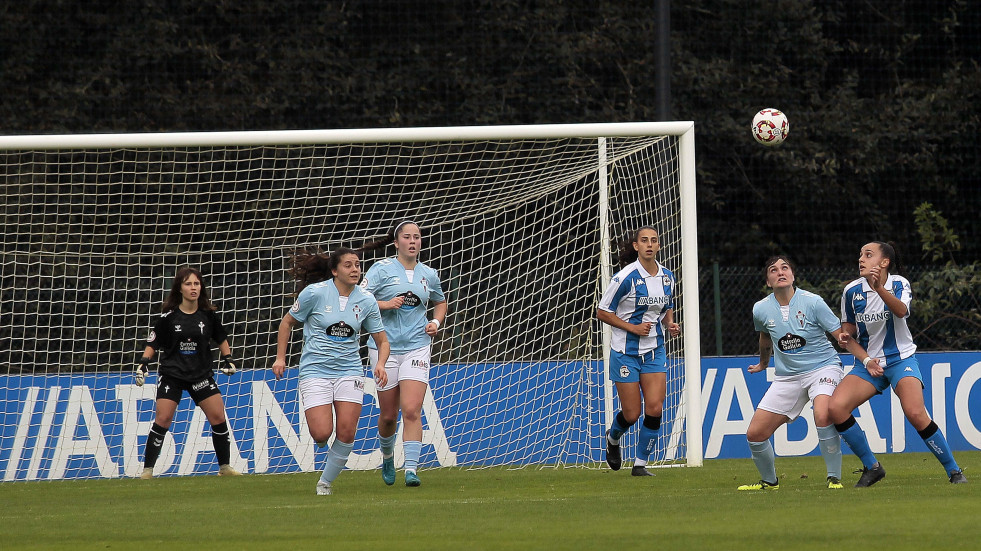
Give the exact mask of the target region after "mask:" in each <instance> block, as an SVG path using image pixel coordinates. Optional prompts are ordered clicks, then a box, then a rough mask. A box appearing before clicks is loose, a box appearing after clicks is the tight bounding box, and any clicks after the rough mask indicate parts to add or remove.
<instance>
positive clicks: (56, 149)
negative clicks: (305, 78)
mask: <svg viewBox="0 0 981 551" xmlns="http://www.w3.org/2000/svg"><path fill="white" fill-rule="evenodd" d="M693 132H694V130H693V123H691V122H668V123H600V124H576V125H523V126H487V127H442V128H404V129H361V130H304V131H263V132H190V133H161V134H89V135H64V136H52V135H44V136H0V167H2V169H0V170H2V178H3V180H2V189H0V209H2V212H3V225H4V228H3V229H4V232H3V238H2V239H3V245H2V258H0V340H2V341H3V346H2V347H0V477H2V479H3V480H33V479H55V478H90V477H104V478H109V477H116V476H133V475H135V474H138V473H139V471H140V469H141V465H140V461H141V459H142V447H143V443H144V442H145V439H146V433H147V431H148V429H149V426H150V423H151V422H152V420H153V399H154V396H155V389H154V388H153V384H152V383H155V382H156V376H155V374H152V375H151V376H150V378H149V379H148V381H149V383H151V384H148V385H146V386H144V387H142V388H138V387H135V385H133V380H132V371H133V369H134V361H135V359H136V358H137V357H138V355H139V353H140V351H142V347H143V341H144V339H145V338H146V336H147V334H148V332H149V328H150V326H151V323H152V320H153V317H154V315H155V314H156V313H157V312H158V311H159V305H160V303H161V302H162V301H163V298H164V296H165V294H166V293H167V291H168V290H169V283H170V279H171V278H172V277H173V275H174V272H175V271H176V268H177V267H178V266H179V265H183V264H190V265H194V266H196V267H198V268H200V269H201V270H202V272H203V273H204V275H205V278H206V281H207V283H208V284H209V287H210V291H211V297H212V299H213V301H214V302H215V303H216V305H217V306H218V308H219V313H220V315H221V318H222V320H223V322H224V324H225V325H226V327H227V328H228V329H229V341H230V343H231V345H232V350H233V354H234V355H235V356H236V357H238V358H242V363H243V366H244V369H243V370H241V371H240V372H239V373H238V374H235V375H232V376H230V377H225V376H224V375H216V379H217V380H218V382H219V385H220V386H221V390H222V394H223V396H224V398H225V403H226V410H227V413H228V419H229V427H230V429H231V431H232V437H233V454H232V455H233V466H235V467H236V468H238V469H239V470H242V471H245V472H251V473H256V472H258V473H266V472H268V473H276V472H295V471H310V470H314V469H319V468H322V466H323V461H324V457H325V450H322V449H320V448H318V447H317V446H316V445H315V444H314V443H313V442H312V441H311V439H310V437H309V435H308V434H307V433H306V425H305V420H304V419H303V415H302V413H301V411H300V408H299V405H298V397H297V389H296V370H295V367H296V362H297V359H298V356H299V354H298V353H299V348H300V345H299V341H300V338H299V334H294V337H293V339H292V341H293V342H292V347H291V352H290V356H289V361H288V365H289V366H290V368H289V369H288V370H287V376H286V377H285V378H284V379H283V380H281V381H276V380H275V379H274V377H272V376H271V374H270V370H269V367H270V365H271V364H272V361H273V359H274V357H275V332H276V328H277V327H278V321H279V320H280V319H281V318H282V317H283V315H284V313H285V312H286V310H287V309H288V308H289V305H290V304H291V302H292V298H291V296H290V295H291V293H292V292H293V290H294V286H293V283H292V282H291V281H289V279H288V276H287V274H286V269H287V267H288V264H289V258H290V254H291V253H292V252H294V251H296V250H298V249H302V248H307V247H320V248H323V249H332V248H334V247H337V246H341V245H343V246H352V247H357V246H359V245H361V244H362V243H364V242H366V241H368V240H370V239H372V238H374V237H377V236H380V235H384V234H386V233H387V232H388V231H389V230H390V229H391V228H392V227H393V226H394V225H395V224H396V223H397V222H398V221H401V220H404V219H411V220H414V221H417V222H418V223H419V224H420V226H421V228H422V231H423V251H422V260H423V261H424V262H426V263H427V264H429V265H431V266H433V267H434V268H435V269H436V270H437V271H438V272H439V274H440V276H441V279H442V283H443V287H444V290H446V292H447V297H448V300H449V307H450V314H449V316H448V318H447V320H446V323H445V324H444V326H443V327H441V329H440V335H439V336H438V337H437V339H436V340H435V341H434V344H433V367H432V371H431V374H430V382H431V389H430V392H429V393H428V394H427V396H426V400H425V403H424V405H423V426H424V435H423V455H422V466H424V467H425V466H442V465H461V466H468V467H481V466H491V465H514V466H523V465H583V466H597V465H600V464H602V460H603V456H602V454H603V449H605V447H604V444H603V442H602V436H603V434H604V432H605V428H606V426H607V425H608V423H609V421H610V415H611V414H612V411H613V409H614V408H615V407H616V403H615V396H614V394H613V392H612V385H611V383H610V382H609V378H608V376H607V372H608V371H607V365H606V361H607V359H608V341H607V346H604V337H603V334H604V326H603V325H602V324H600V323H599V322H598V321H597V320H596V319H595V308H596V304H597V301H598V298H599V296H600V294H601V292H602V290H603V288H604V287H605V286H606V284H607V283H608V281H609V277H610V275H611V273H612V272H613V271H615V266H614V262H615V259H614V258H613V251H614V248H613V246H612V243H611V241H613V240H617V239H620V238H622V237H623V236H624V235H625V234H626V232H627V231H628V230H630V229H634V228H636V227H637V226H640V225H643V224H654V225H655V226H656V227H658V229H659V230H660V232H661V235H662V251H661V253H660V257H659V260H660V261H661V262H662V263H664V264H665V265H666V266H668V267H669V268H670V269H672V270H674V271H675V273H676V274H677V275H678V283H679V285H678V300H677V301H676V312H677V313H676V317H677V319H678V320H679V321H680V322H681V323H682V328H683V336H682V337H681V338H677V339H670V340H669V341H668V344H667V347H668V358H669V369H670V371H669V384H668V396H667V399H666V402H665V416H664V419H665V423H664V425H663V427H662V430H661V438H660V439H659V442H658V447H657V450H656V451H655V456H654V457H652V464H655V463H660V464H663V465H689V466H697V465H701V461H702V444H701V405H700V403H699V400H700V388H701V383H700V361H699V343H698V335H699V330H698V288H697V285H698V279H697V241H696V237H695V236H696V233H695V232H696V219H695V195H694V190H695V156H694V137H693V136H694V135H693ZM392 253H393V251H392V250H388V251H385V252H384V253H379V254H369V255H368V256H366V257H365V258H364V259H363V266H364V268H365V269H366V268H367V267H368V266H370V265H371V264H372V263H373V262H375V261H377V260H379V259H380V258H382V255H390V254H392ZM374 394H375V389H374V388H373V386H372V384H371V380H370V379H367V380H366V396H365V407H364V410H363V414H362V418H361V422H360V424H359V427H358V432H357V436H356V441H355V451H354V453H353V454H352V456H351V457H352V459H351V461H350V463H349V467H351V468H359V469H370V468H376V467H377V466H378V465H379V464H380V452H378V449H377V448H378V442H377V430H376V429H375V425H376V423H377V414H378V410H377V406H376V402H375V398H374ZM399 430H400V432H401V428H400V429H399ZM635 441H636V429H635V430H634V431H632V432H630V433H628V435H627V436H626V437H625V441H624V442H625V446H626V448H625V450H631V449H633V448H631V447H630V446H631V445H632V442H634V443H635ZM210 452H211V444H210V437H209V429H208V427H207V422H206V419H205V418H204V417H203V416H202V414H201V412H200V411H199V410H197V409H195V408H194V407H193V404H192V403H191V402H190V400H189V399H185V400H184V401H183V402H182V403H181V407H180V408H179V410H178V413H177V416H176V417H175V420H174V424H173V426H172V430H171V431H170V432H169V433H168V436H167V440H166V442H165V444H164V450H163V453H162V455H161V459H160V461H159V462H158V472H162V473H163V474H165V475H184V474H203V473H208V472H213V471H215V470H216V465H215V464H214V455H213V453H210ZM396 453H397V460H398V461H400V460H401V447H400V445H399V447H397V452H396ZM629 453H630V452H629V451H628V454H629Z"/></svg>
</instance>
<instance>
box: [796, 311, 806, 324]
mask: <svg viewBox="0 0 981 551" xmlns="http://www.w3.org/2000/svg"><path fill="white" fill-rule="evenodd" d="M805 321H807V319H806V318H804V312H801V311H800V310H798V311H797V323H798V324H800V326H801V328H803V327H804V322H805Z"/></svg>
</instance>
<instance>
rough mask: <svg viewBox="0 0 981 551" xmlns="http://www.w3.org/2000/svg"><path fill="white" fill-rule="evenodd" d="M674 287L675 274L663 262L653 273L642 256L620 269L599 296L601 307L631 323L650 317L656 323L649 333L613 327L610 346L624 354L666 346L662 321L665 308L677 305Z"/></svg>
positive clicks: (643, 320)
mask: <svg viewBox="0 0 981 551" xmlns="http://www.w3.org/2000/svg"><path fill="white" fill-rule="evenodd" d="M674 288H675V279H674V274H673V273H671V270H668V269H667V268H665V267H664V266H663V265H661V263H660V262H658V263H657V273H656V274H653V275H652V274H650V273H648V272H647V270H645V269H644V267H643V266H642V265H641V264H640V261H639V260H637V261H634V262H632V263H630V264H628V265H627V266H625V267H624V268H623V269H622V270H620V271H619V272H617V273H616V275H614V276H613V279H611V280H610V285H609V287H607V288H606V292H604V293H603V296H602V297H601V298H600V301H599V308H600V309H602V310H606V311H607V312H612V313H613V314H614V315H616V317H618V318H620V319H622V320H624V321H627V322H630V323H632V324H640V323H644V322H647V321H650V322H654V325H653V326H652V327H651V333H650V335H648V336H646V337H639V336H637V335H634V334H633V333H628V332H627V331H624V330H623V329H619V328H617V327H613V328H612V342H611V343H610V347H611V348H612V349H613V350H615V351H617V352H620V353H621V354H630V355H637V356H640V355H643V354H647V353H648V352H650V351H652V350H654V349H655V348H657V347H659V346H664V327H663V325H662V324H661V321H662V320H663V319H664V314H665V312H666V311H667V310H669V309H671V308H674Z"/></svg>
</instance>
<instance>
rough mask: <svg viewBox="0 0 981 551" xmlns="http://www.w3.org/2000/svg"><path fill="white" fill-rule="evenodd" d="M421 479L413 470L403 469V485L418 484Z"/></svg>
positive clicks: (420, 482)
mask: <svg viewBox="0 0 981 551" xmlns="http://www.w3.org/2000/svg"><path fill="white" fill-rule="evenodd" d="M421 484H422V481H421V480H419V475H417V474H416V473H415V471H405V485H406V486H419V485H421Z"/></svg>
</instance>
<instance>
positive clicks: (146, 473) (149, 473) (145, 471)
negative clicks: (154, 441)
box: [140, 467, 153, 480]
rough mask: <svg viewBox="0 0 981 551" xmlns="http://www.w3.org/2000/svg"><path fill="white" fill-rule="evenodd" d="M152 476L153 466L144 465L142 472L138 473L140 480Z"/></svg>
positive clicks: (148, 478)
mask: <svg viewBox="0 0 981 551" xmlns="http://www.w3.org/2000/svg"><path fill="white" fill-rule="evenodd" d="M151 478H153V467H144V468H143V472H141V473H140V479H141V480H150V479H151Z"/></svg>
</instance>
